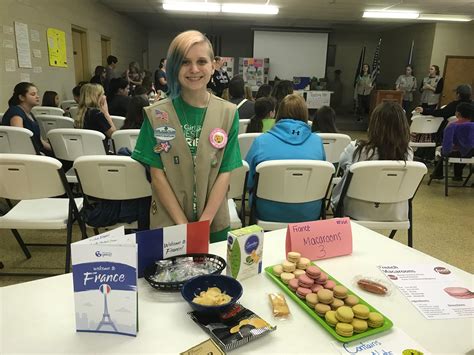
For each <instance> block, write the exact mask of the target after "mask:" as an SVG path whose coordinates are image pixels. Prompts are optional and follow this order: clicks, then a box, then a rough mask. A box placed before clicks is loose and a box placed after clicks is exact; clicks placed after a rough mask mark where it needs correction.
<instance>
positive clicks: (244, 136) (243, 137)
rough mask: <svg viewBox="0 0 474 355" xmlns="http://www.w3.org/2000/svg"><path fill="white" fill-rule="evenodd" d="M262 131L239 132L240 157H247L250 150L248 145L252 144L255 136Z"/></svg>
mask: <svg viewBox="0 0 474 355" xmlns="http://www.w3.org/2000/svg"><path fill="white" fill-rule="evenodd" d="M261 134H263V133H241V134H239V136H238V140H239V147H240V156H241V157H242V159H243V160H245V158H246V157H247V153H248V152H249V150H250V147H251V146H252V143H253V141H254V140H255V138H257V137H258V136H259V135H261Z"/></svg>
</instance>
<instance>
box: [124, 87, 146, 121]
mask: <svg viewBox="0 0 474 355" xmlns="http://www.w3.org/2000/svg"><path fill="white" fill-rule="evenodd" d="M146 106H148V100H147V99H145V98H144V97H143V96H141V95H137V96H133V97H132V99H131V100H130V104H129V105H128V110H127V116H125V122H124V123H123V126H122V128H120V129H140V128H141V127H142V123H143V114H144V113H143V108H144V107H146Z"/></svg>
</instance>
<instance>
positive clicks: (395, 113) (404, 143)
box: [331, 102, 413, 221]
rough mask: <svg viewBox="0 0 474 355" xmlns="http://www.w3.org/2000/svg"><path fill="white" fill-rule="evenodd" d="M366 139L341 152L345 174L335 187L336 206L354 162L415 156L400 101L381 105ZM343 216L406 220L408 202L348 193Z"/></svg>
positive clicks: (332, 201) (372, 120) (333, 199)
mask: <svg viewBox="0 0 474 355" xmlns="http://www.w3.org/2000/svg"><path fill="white" fill-rule="evenodd" d="M367 134H368V138H367V140H359V141H356V142H351V143H349V145H348V146H347V147H346V149H345V150H344V152H343V153H342V154H341V157H340V159H339V166H340V168H341V169H342V170H343V171H344V176H343V178H342V180H341V182H339V183H338V184H337V185H336V186H335V187H334V190H333V194H332V198H331V204H332V206H333V207H334V208H335V207H337V204H338V202H339V198H340V196H341V192H342V187H343V186H344V183H345V180H346V177H347V174H348V172H349V169H350V167H351V165H352V164H354V163H357V162H360V161H366V160H404V161H411V160H413V151H412V149H411V148H410V146H409V142H410V128H409V127H408V122H407V119H406V116H405V112H404V111H403V109H402V107H401V106H400V105H399V104H398V103H393V102H384V103H381V104H380V105H378V106H377V107H376V108H375V109H374V111H373V112H372V115H371V117H370V121H369V129H368V133H367ZM343 202H344V216H348V217H351V218H353V219H359V220H370V221H405V220H407V219H408V203H406V202H400V203H380V204H379V203H377V204H376V203H372V202H366V201H360V200H356V199H352V198H350V197H346V198H345V199H344V201H343Z"/></svg>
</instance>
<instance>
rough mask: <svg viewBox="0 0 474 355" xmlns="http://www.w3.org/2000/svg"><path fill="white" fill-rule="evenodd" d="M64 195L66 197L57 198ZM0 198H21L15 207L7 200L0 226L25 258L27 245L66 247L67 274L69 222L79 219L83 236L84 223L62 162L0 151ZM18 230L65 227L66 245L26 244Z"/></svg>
mask: <svg viewBox="0 0 474 355" xmlns="http://www.w3.org/2000/svg"><path fill="white" fill-rule="evenodd" d="M64 194H66V196H67V197H66V198H57V196H62V195H64ZM0 197H2V198H5V199H7V201H8V202H9V200H20V202H19V203H17V204H16V205H15V206H13V205H12V204H11V203H10V202H9V204H10V207H11V209H10V210H9V211H8V212H7V214H6V215H4V216H1V217H0V229H10V230H11V231H12V233H13V235H14V236H15V238H16V240H17V242H18V244H19V245H20V247H21V249H22V250H23V253H24V254H25V256H26V257H27V258H28V259H29V258H31V254H30V252H29V250H28V246H38V245H48V246H66V267H65V272H66V273H68V272H69V268H70V261H71V240H72V225H73V223H74V221H75V220H77V221H78V223H79V226H80V228H81V232H82V237H83V238H84V237H85V226H84V224H83V223H82V219H81V216H80V214H79V211H80V210H81V209H82V202H83V200H82V198H76V199H75V198H73V195H72V192H71V190H70V188H69V185H68V183H67V181H66V177H65V175H64V172H63V170H62V165H61V162H59V161H58V160H56V159H54V158H50V157H44V156H39V155H24V154H0ZM18 229H33V230H43V229H66V230H67V233H66V234H67V236H66V244H38V243H25V242H24V241H23V239H22V238H21V236H20V234H19V233H18ZM0 275H2V274H0ZM3 275H5V274H3ZM9 275H11V274H9ZM33 275H39V274H33ZM43 276H44V275H43Z"/></svg>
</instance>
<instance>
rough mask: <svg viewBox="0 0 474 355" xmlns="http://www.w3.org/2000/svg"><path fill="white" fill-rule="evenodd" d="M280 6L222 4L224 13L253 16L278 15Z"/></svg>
mask: <svg viewBox="0 0 474 355" xmlns="http://www.w3.org/2000/svg"><path fill="white" fill-rule="evenodd" d="M278 11H279V10H278V6H274V5H255V4H222V12H230V13H234V14H252V15H277V14H278Z"/></svg>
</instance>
